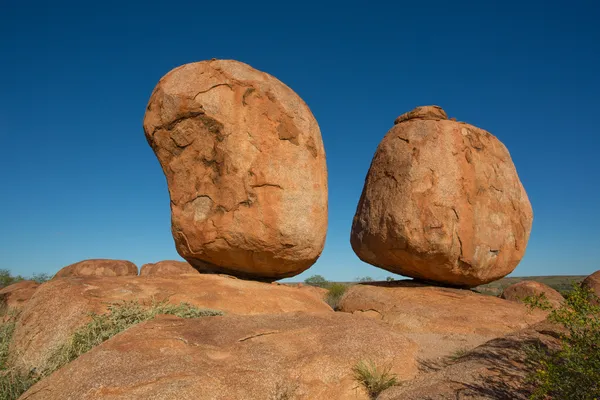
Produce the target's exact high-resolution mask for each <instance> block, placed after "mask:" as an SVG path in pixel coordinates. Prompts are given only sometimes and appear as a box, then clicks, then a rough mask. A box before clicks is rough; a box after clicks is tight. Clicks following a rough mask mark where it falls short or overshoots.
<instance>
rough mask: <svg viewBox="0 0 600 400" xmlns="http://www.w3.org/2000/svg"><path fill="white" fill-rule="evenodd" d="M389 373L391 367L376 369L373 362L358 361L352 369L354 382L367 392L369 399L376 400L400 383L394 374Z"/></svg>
mask: <svg viewBox="0 0 600 400" xmlns="http://www.w3.org/2000/svg"><path fill="white" fill-rule="evenodd" d="M390 371H391V367H383V368H378V367H377V365H375V363H374V362H373V361H360V362H359V363H358V364H356V365H355V366H354V368H352V372H353V373H354V380H355V381H356V382H358V384H359V385H360V386H362V387H363V388H364V389H365V390H366V391H367V394H368V395H369V398H371V399H376V398H377V396H379V394H380V393H381V392H383V391H384V390H386V389H388V388H390V387H392V386H396V385H398V384H399V383H400V382H399V381H398V377H397V376H396V374H393V373H391V372H390Z"/></svg>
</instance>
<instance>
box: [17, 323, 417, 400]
mask: <svg viewBox="0 0 600 400" xmlns="http://www.w3.org/2000/svg"><path fill="white" fill-rule="evenodd" d="M349 327H351V329H349ZM414 347H415V346H414V345H413V344H412V343H411V342H410V341H409V340H407V339H405V338H404V337H403V336H402V335H400V334H399V333H397V332H393V331H391V330H389V329H387V328H386V326H385V325H383V324H381V323H379V322H377V321H371V320H368V319H365V318H357V317H353V316H352V315H347V314H340V313H328V314H305V313H291V314H280V315H260V316H224V317H206V318H200V319H195V320H183V319H179V318H175V317H160V318H159V319H156V320H154V321H150V322H146V323H143V324H140V325H137V326H135V327H133V328H131V329H129V330H127V331H125V332H123V333H121V334H119V335H117V336H115V337H114V338H112V339H110V340H109V341H107V342H105V343H104V344H102V345H100V346H98V347H97V348H95V349H93V350H91V351H90V352H89V353H87V354H84V355H83V356H81V357H80V358H79V359H77V360H75V361H73V362H72V363H71V364H69V365H67V366H65V367H64V368H62V369H60V370H59V371H58V372H56V373H54V374H53V375H51V376H50V377H48V378H46V379H44V380H42V381H41V382H39V383H38V384H37V385H35V386H33V387H32V388H31V389H30V390H29V391H28V392H27V393H26V394H25V395H24V398H27V399H28V400H35V399H44V400H53V399H57V400H58V399H61V400H62V399H68V398H72V399H82V400H84V399H117V398H118V399H123V400H125V399H149V398H152V399H211V400H219V399H223V400H225V399H291V398H293V399H311V400H312V399H349V400H350V399H352V400H355V399H364V400H366V399H368V396H367V395H366V394H365V393H363V392H362V391H361V390H360V389H355V388H356V382H355V381H354V380H353V378H352V367H353V366H354V365H355V364H356V363H357V362H358V361H359V360H362V359H367V358H372V359H374V360H377V362H378V363H381V365H389V366H391V367H392V372H393V373H396V374H398V377H399V379H410V378H412V377H414V376H415V374H416V371H417V370H416V363H415V354H414V353H415V351H414ZM286 394H287V396H288V397H285V395H286Z"/></svg>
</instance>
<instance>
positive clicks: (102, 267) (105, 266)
mask: <svg viewBox="0 0 600 400" xmlns="http://www.w3.org/2000/svg"><path fill="white" fill-rule="evenodd" d="M137 274H138V269H137V267H136V265H135V264H134V263H132V262H131V261H126V260H108V259H90V260H83V261H79V262H76V263H75V264H71V265H68V266H66V267H64V268H63V269H61V270H60V271H58V272H57V273H56V275H54V279H55V278H65V277H67V276H136V275H137Z"/></svg>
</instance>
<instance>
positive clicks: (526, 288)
mask: <svg viewBox="0 0 600 400" xmlns="http://www.w3.org/2000/svg"><path fill="white" fill-rule="evenodd" d="M542 295H543V296H544V297H545V298H546V300H547V301H548V303H549V305H550V306H552V307H553V308H558V307H560V305H561V304H562V303H563V301H565V298H564V297H563V296H562V294H560V293H559V292H558V291H556V290H554V289H552V288H551V287H550V286H548V285H544V284H543V283H540V282H536V281H521V282H517V283H515V284H512V285H510V286H508V287H507V288H506V289H504V291H503V292H502V296H501V297H502V298H503V299H506V300H511V301H520V302H523V301H524V300H525V299H526V298H527V297H533V296H542Z"/></svg>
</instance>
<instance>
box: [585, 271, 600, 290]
mask: <svg viewBox="0 0 600 400" xmlns="http://www.w3.org/2000/svg"><path fill="white" fill-rule="evenodd" d="M581 285H582V286H584V287H587V288H589V289H591V291H592V292H594V294H595V295H596V296H598V297H600V270H599V271H596V272H594V273H593V274H591V275H590V276H588V277H587V278H585V279H584V280H583V282H581Z"/></svg>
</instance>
